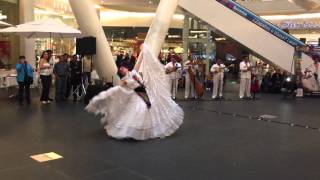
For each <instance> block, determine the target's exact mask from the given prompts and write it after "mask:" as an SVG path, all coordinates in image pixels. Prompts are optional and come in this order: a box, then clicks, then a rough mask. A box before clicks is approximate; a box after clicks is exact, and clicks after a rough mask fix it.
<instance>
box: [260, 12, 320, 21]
mask: <svg viewBox="0 0 320 180" xmlns="http://www.w3.org/2000/svg"><path fill="white" fill-rule="evenodd" d="M261 17H262V18H263V19H266V20H286V19H288V20H289V19H314V18H320V13H310V14H296V15H271V16H261Z"/></svg>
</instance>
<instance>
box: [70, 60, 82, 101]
mask: <svg viewBox="0 0 320 180" xmlns="http://www.w3.org/2000/svg"><path fill="white" fill-rule="evenodd" d="M70 70H71V86H72V94H73V101H74V102H75V101H77V94H81V93H82V89H81V88H78V87H79V85H81V76H82V75H81V72H82V66H81V61H80V59H79V58H78V56H77V55H73V57H72V60H71V61H70ZM77 88H78V92H76V89H77Z"/></svg>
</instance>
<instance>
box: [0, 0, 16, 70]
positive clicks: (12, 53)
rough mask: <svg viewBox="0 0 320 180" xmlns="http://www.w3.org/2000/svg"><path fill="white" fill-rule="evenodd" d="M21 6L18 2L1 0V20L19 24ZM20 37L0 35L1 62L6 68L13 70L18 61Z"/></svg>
mask: <svg viewBox="0 0 320 180" xmlns="http://www.w3.org/2000/svg"><path fill="white" fill-rule="evenodd" d="M18 15H19V5H18V2H17V0H0V20H1V21H4V22H7V23H10V24H19V16H18ZM18 55H19V37H17V36H15V35H7V34H0V61H1V62H2V63H3V64H4V65H5V67H6V68H11V67H12V66H13V64H14V63H15V60H16V59H18Z"/></svg>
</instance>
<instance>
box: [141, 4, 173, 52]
mask: <svg viewBox="0 0 320 180" xmlns="http://www.w3.org/2000/svg"><path fill="white" fill-rule="evenodd" d="M177 6H178V0H161V1H160V3H159V6H158V9H157V12H156V16H155V18H154V19H153V21H152V24H151V26H150V29H149V31H148V35H147V37H146V40H145V43H146V44H147V45H148V46H149V47H150V49H151V52H152V54H153V55H154V56H155V57H158V55H159V53H160V50H161V47H162V45H163V43H164V41H165V38H166V35H167V33H168V30H169V26H170V23H171V20H172V18H173V15H174V12H175V11H176V9H177Z"/></svg>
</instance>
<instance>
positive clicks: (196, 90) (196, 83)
mask: <svg viewBox="0 0 320 180" xmlns="http://www.w3.org/2000/svg"><path fill="white" fill-rule="evenodd" d="M184 69H185V71H186V86H185V96H184V97H185V99H187V98H189V96H190V90H191V97H192V98H198V97H201V96H203V94H204V87H203V84H202V83H201V82H200V80H199V79H198V78H197V76H196V75H197V72H198V70H199V66H198V63H196V62H195V61H194V60H193V59H191V58H189V60H188V61H187V62H186V63H185V64H184Z"/></svg>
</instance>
